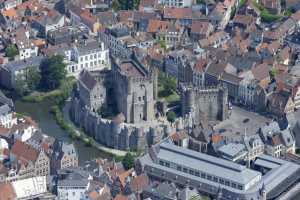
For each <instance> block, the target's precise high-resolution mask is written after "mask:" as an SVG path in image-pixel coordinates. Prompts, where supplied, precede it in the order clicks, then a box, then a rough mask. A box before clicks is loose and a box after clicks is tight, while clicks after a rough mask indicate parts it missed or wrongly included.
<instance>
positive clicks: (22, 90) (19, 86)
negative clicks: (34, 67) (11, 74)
mask: <svg viewBox="0 0 300 200" xmlns="http://www.w3.org/2000/svg"><path fill="white" fill-rule="evenodd" d="M15 92H16V94H17V95H18V96H20V97H22V96H24V95H26V94H28V92H29V89H28V87H27V83H26V81H25V79H24V77H23V76H21V75H19V76H17V77H16V79H15Z"/></svg>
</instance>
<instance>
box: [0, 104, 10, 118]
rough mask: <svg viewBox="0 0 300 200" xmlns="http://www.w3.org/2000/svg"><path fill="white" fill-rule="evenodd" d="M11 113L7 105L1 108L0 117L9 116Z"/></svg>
mask: <svg viewBox="0 0 300 200" xmlns="http://www.w3.org/2000/svg"><path fill="white" fill-rule="evenodd" d="M10 111H11V109H10V107H9V106H8V105H7V104H4V105H1V106H0V115H7V114H8V113H9V112H10Z"/></svg>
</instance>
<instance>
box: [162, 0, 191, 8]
mask: <svg viewBox="0 0 300 200" xmlns="http://www.w3.org/2000/svg"><path fill="white" fill-rule="evenodd" d="M158 3H159V4H162V5H164V6H166V7H177V8H184V7H191V6H192V4H193V1H192V0H159V2H158Z"/></svg>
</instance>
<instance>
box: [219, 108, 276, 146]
mask: <svg viewBox="0 0 300 200" xmlns="http://www.w3.org/2000/svg"><path fill="white" fill-rule="evenodd" d="M271 121H272V119H271V118H267V117H265V116H262V115H259V114H257V113H255V112H251V111H248V110H245V109H243V108H240V107H237V106H233V109H232V110H231V114H230V117H229V118H228V119H227V120H225V121H223V122H221V123H219V124H217V125H216V126H214V130H215V131H216V132H218V133H221V134H222V135H224V136H225V137H226V138H227V139H228V140H232V141H234V140H239V139H240V138H241V137H242V136H244V134H245V132H246V134H247V135H248V136H249V135H253V134H255V133H256V132H257V130H258V129H259V128H260V127H262V126H263V125H265V124H266V123H268V122H271Z"/></svg>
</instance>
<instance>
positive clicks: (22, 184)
mask: <svg viewBox="0 0 300 200" xmlns="http://www.w3.org/2000/svg"><path fill="white" fill-rule="evenodd" d="M11 184H12V186H13V189H14V191H15V194H16V198H17V199H34V198H38V197H40V196H42V195H43V194H45V193H47V185H46V176H38V177H33V178H28V179H23V180H18V181H14V182H12V183H11Z"/></svg>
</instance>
